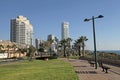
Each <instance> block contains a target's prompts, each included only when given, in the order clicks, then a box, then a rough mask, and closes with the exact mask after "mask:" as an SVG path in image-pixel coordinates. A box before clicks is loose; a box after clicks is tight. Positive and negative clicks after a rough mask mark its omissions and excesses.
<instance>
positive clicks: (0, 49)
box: [0, 44, 4, 52]
mask: <svg viewBox="0 0 120 80" xmlns="http://www.w3.org/2000/svg"><path fill="white" fill-rule="evenodd" d="M2 48H4V46H3V45H2V44H0V52H2Z"/></svg>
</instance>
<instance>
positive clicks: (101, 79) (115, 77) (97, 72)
mask: <svg viewBox="0 0 120 80" xmlns="http://www.w3.org/2000/svg"><path fill="white" fill-rule="evenodd" d="M62 60H65V61H68V62H70V63H71V64H72V65H73V67H74V68H75V72H76V73H77V75H78V76H79V79H80V80H120V68H119V67H115V66H110V65H107V66H109V67H110V68H111V69H110V70H108V73H105V72H103V71H102V68H101V67H98V69H95V68H94V67H92V66H90V64H89V63H88V61H86V60H78V59H69V60H68V59H62Z"/></svg>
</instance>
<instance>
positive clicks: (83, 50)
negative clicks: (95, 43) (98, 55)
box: [80, 36, 88, 56]
mask: <svg viewBox="0 0 120 80" xmlns="http://www.w3.org/2000/svg"><path fill="white" fill-rule="evenodd" d="M80 39H81V41H82V55H83V56H85V41H87V40H88V39H87V37H86V36H81V37H80Z"/></svg>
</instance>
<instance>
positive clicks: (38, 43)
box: [35, 39, 41, 49]
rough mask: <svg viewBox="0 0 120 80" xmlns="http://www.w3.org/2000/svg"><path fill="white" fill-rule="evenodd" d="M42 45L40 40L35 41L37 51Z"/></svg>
mask: <svg viewBox="0 0 120 80" xmlns="http://www.w3.org/2000/svg"><path fill="white" fill-rule="evenodd" d="M40 44H41V41H40V39H35V45H36V48H37V49H39V48H40Z"/></svg>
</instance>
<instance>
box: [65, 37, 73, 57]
mask: <svg viewBox="0 0 120 80" xmlns="http://www.w3.org/2000/svg"><path fill="white" fill-rule="evenodd" d="M66 40H67V46H68V56H69V52H70V47H71V42H72V39H71V38H67V39H66Z"/></svg>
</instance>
